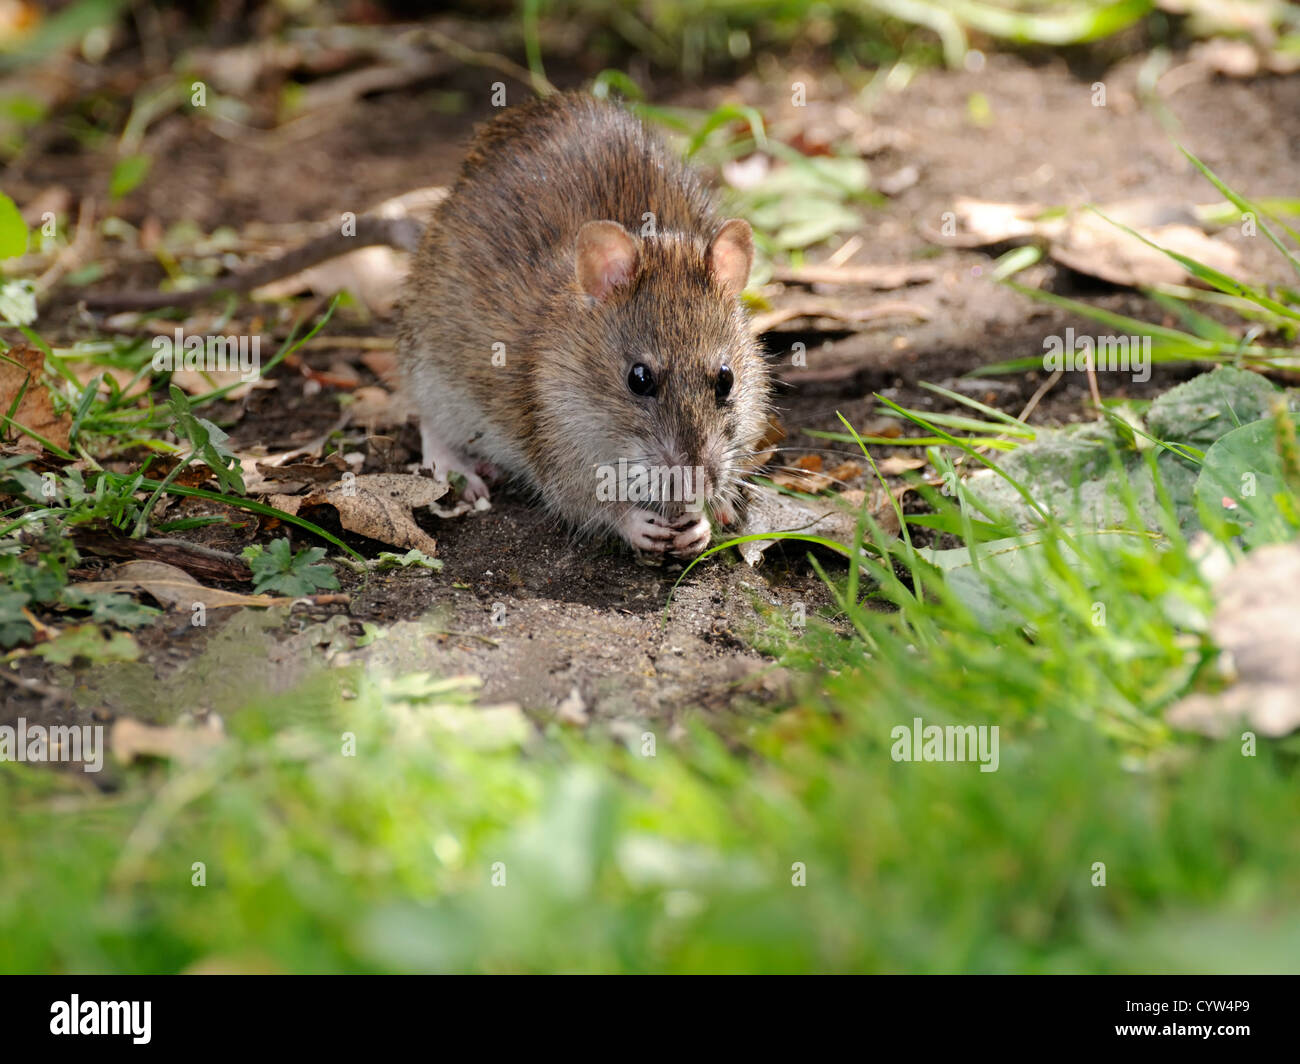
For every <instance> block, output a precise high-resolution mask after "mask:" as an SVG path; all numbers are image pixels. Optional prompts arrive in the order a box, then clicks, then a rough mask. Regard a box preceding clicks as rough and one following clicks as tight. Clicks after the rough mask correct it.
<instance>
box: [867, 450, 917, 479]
mask: <svg viewBox="0 0 1300 1064" xmlns="http://www.w3.org/2000/svg"><path fill="white" fill-rule="evenodd" d="M924 465H925V459H924V458H908V457H907V456H906V455H901V454H891V455H890V456H889V457H888V458H882V459H881V460H880V461H879V462H877V463H876V468H877V469H879V470H880V475H881V476H885V477H896V476H899V475H900V474H902V473H907V472H909V471H911V470H913V469H920V468H921V467H922V466H924Z"/></svg>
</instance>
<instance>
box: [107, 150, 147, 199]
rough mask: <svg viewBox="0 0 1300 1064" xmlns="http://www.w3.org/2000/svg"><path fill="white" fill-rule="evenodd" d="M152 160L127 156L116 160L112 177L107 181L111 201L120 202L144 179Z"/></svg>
mask: <svg viewBox="0 0 1300 1064" xmlns="http://www.w3.org/2000/svg"><path fill="white" fill-rule="evenodd" d="M151 165H153V160H152V159H150V158H149V156H147V155H128V156H126V157H125V158H123V159H120V160H118V163H117V165H116V166H114V167H113V175H112V177H110V178H109V180H108V194H109V196H110V197H111V198H112V199H115V200H120V199H121V198H122V197H123V196H126V195H129V194H130V193H131V191H132V190H133V189H134V188H135V187H136V186H137V185H138V184H140V182H141V181H143V180H144V179H145V176H146V175H147V174H148V173H149V167H150V166H151Z"/></svg>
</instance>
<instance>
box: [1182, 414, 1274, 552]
mask: <svg viewBox="0 0 1300 1064" xmlns="http://www.w3.org/2000/svg"><path fill="white" fill-rule="evenodd" d="M1196 502H1197V505H1198V506H1199V508H1200V511H1201V519H1202V521H1203V522H1204V523H1205V525H1206V527H1207V528H1209V529H1210V530H1212V531H1213V530H1216V529H1217V530H1218V531H1219V532H1220V533H1221V534H1222V533H1224V532H1226V533H1227V534H1229V535H1234V534H1235V535H1241V536H1242V537H1243V538H1244V539H1245V542H1246V544H1247V546H1250V547H1258V546H1262V545H1263V544H1265V543H1288V542H1290V541H1291V540H1293V539H1295V537H1296V533H1297V531H1300V512H1298V507H1297V499H1296V497H1295V495H1294V494H1292V493H1291V492H1290V491H1289V490H1288V489H1287V485H1286V479H1285V476H1284V471H1283V468H1282V457H1281V454H1280V453H1279V451H1278V431H1277V421H1276V420H1275V419H1274V418H1271V417H1268V418H1260V420H1258V421H1252V422H1251V423H1250V424H1249V425H1243V426H1242V427H1241V428H1239V429H1234V430H1233V431H1232V432H1229V433H1228V434H1227V435H1226V436H1224V437H1223V438H1222V439H1220V440H1219V441H1218V442H1217V443H1216V444H1215V445H1214V446H1213V447H1211V448H1210V449H1209V450H1208V451H1206V452H1205V461H1204V463H1203V464H1202V465H1201V473H1200V476H1199V477H1197V478H1196Z"/></svg>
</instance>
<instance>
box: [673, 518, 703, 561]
mask: <svg viewBox="0 0 1300 1064" xmlns="http://www.w3.org/2000/svg"><path fill="white" fill-rule="evenodd" d="M673 532H674V536H673V553H674V554H676V555H678V556H679V557H682V558H694V557H695V556H696V555H697V554H699V553H700V551H702V550H704V548H705V547H707V546H708V545H709V539H710V538H711V537H712V535H713V528H712V526H711V525H710V524H709V519H708V518H707V517H705V516H704V514H696V513H690V514H686V515H685V516H684V517H682V518H681V519H680V520H678V522H677V524H676V526H675V527H674V529H673Z"/></svg>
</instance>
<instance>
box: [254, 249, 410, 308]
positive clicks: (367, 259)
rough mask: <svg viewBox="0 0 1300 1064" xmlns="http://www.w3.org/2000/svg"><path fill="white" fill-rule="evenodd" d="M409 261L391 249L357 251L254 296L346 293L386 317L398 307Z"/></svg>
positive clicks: (273, 283) (282, 281) (276, 296)
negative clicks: (398, 299) (398, 298)
mask: <svg viewBox="0 0 1300 1064" xmlns="http://www.w3.org/2000/svg"><path fill="white" fill-rule="evenodd" d="M408 258H409V257H408V256H407V255H406V254H405V253H403V252H400V251H395V250H394V249H393V248H390V247H383V246H374V247H367V248H357V250H356V251H349V252H348V253H347V254H346V255H341V256H339V257H338V258H337V259H331V260H329V261H328V262H323V263H321V264H320V265H319V266H313V267H311V268H310V269H307V270H303V271H302V272H301V273H296V274H294V275H293V276H292V277H286V278H284V280H281V281H274V282H272V283H271V284H268V285H263V286H262V287H261V288H259V289H257V290H256V291H255V292H254V293H253V298H254V299H285V298H287V297H289V296H296V295H299V294H301V293H303V292H314V293H315V294H316V295H318V296H332V295H334V294H335V293H336V292H344V291H347V292H351V293H352V294H353V295H354V296H356V297H357V298H358V299H359V300H361V301H362V302H363V303H364V304H365V305H366V306H367V307H369V308H370V309H371V310H372V311H373V312H374V313H376V314H379V315H381V316H384V317H386V316H388V315H389V314H391V313H392V311H393V308H394V306H396V303H397V296H398V293H400V292H401V289H402V281H403V280H404V279H405V277H406V273H407V261H408Z"/></svg>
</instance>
